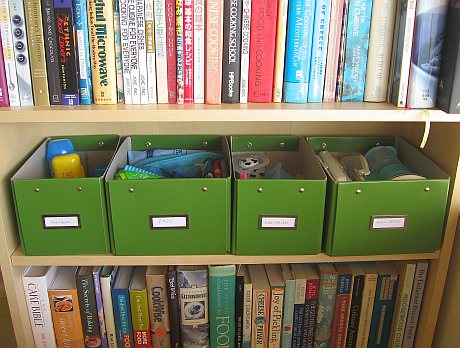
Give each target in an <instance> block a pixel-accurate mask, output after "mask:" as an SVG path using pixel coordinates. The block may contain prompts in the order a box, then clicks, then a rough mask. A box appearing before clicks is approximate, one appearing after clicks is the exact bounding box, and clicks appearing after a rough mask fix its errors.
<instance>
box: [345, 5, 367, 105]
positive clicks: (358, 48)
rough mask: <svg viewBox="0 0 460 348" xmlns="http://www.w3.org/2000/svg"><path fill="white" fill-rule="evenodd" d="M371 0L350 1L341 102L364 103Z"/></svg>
mask: <svg viewBox="0 0 460 348" xmlns="http://www.w3.org/2000/svg"><path fill="white" fill-rule="evenodd" d="M371 15H372V0H350V4H349V9H348V27H347V38H346V40H347V41H346V49H345V69H344V73H343V87H342V101H343V102H362V101H364V87H365V82H366V67H367V52H368V50H369V32H370V25H371Z"/></svg>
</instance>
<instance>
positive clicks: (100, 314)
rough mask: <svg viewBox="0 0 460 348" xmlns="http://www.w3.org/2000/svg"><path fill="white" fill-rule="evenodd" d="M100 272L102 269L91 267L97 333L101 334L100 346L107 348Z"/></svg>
mask: <svg viewBox="0 0 460 348" xmlns="http://www.w3.org/2000/svg"><path fill="white" fill-rule="evenodd" d="M101 270H102V267H100V266H94V267H93V283H94V295H95V297H96V309H97V319H98V324H99V331H100V333H101V345H102V348H107V347H108V346H109V343H108V340H107V331H106V328H105V316H104V305H103V303H102V289H101V280H100V272H101ZM110 303H112V302H110Z"/></svg>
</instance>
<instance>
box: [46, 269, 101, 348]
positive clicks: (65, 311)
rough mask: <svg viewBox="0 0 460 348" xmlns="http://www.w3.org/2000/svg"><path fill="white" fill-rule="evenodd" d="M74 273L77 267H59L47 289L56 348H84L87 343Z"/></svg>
mask: <svg viewBox="0 0 460 348" xmlns="http://www.w3.org/2000/svg"><path fill="white" fill-rule="evenodd" d="M76 273H77V267H73V266H66V267H59V269H58V271H57V274H56V276H55V278H54V280H53V281H52V282H51V284H50V287H49V288H48V298H49V305H50V307H51V317H52V318H53V327H54V334H55V336H56V344H57V346H58V347H78V348H84V347H85V346H86V345H85V343H86V342H87V341H86V342H85V341H84V339H83V328H82V322H81V320H80V306H79V298H78V297H79V296H78V293H77V284H76V281H75V276H76ZM84 342H85V343H84ZM96 343H97V342H96Z"/></svg>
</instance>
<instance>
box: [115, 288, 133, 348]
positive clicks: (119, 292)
mask: <svg viewBox="0 0 460 348" xmlns="http://www.w3.org/2000/svg"><path fill="white" fill-rule="evenodd" d="M112 302H113V314H114V317H115V328H116V331H117V345H118V346H119V347H134V340H133V326H132V324H131V305H130V303H129V290H128V289H113V290H112Z"/></svg>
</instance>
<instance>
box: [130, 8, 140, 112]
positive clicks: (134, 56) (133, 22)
mask: <svg viewBox="0 0 460 348" xmlns="http://www.w3.org/2000/svg"><path fill="white" fill-rule="evenodd" d="M136 18H137V17H136V0H128V33H129V70H130V71H131V98H132V100H133V104H140V103H141V90H140V72H139V50H138V49H137V19H136Z"/></svg>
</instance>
